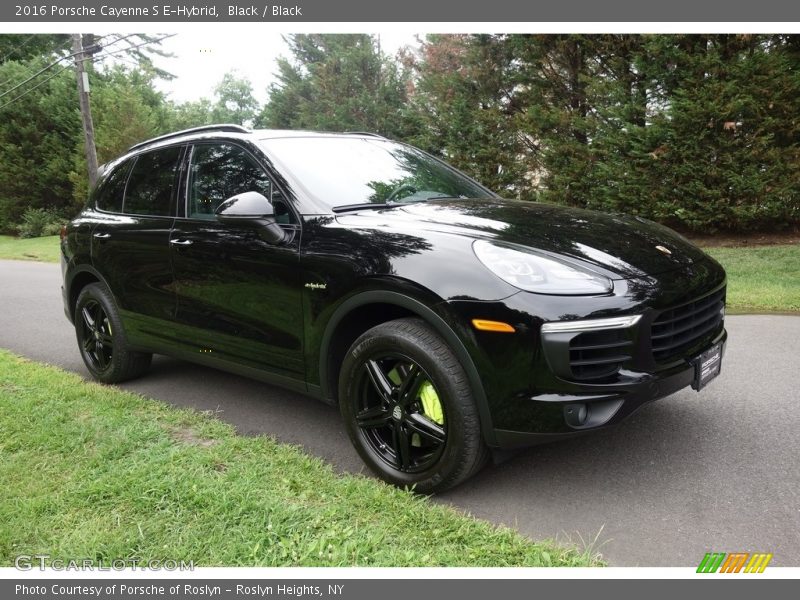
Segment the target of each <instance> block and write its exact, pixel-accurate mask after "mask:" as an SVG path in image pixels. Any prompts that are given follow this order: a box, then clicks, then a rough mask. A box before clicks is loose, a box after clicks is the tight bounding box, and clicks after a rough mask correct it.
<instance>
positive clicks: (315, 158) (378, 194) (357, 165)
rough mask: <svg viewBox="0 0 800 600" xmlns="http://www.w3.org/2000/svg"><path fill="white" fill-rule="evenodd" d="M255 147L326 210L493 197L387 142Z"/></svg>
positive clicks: (280, 142) (333, 140)
mask: <svg viewBox="0 0 800 600" xmlns="http://www.w3.org/2000/svg"><path fill="white" fill-rule="evenodd" d="M261 145H262V146H263V147H264V148H265V149H267V151H268V152H269V154H270V156H272V157H273V158H274V159H275V160H276V162H278V163H281V164H283V165H285V167H286V169H287V170H288V171H289V172H290V173H291V174H292V175H294V176H295V178H296V179H297V181H298V183H299V184H300V185H301V186H302V187H304V188H305V189H306V191H307V192H308V193H309V194H310V195H312V196H314V197H316V198H317V199H318V200H320V201H321V202H323V203H325V204H327V205H328V206H331V207H334V206H341V205H347V204H361V203H367V202H375V203H387V202H422V201H425V200H433V199H436V198H442V197H448V198H476V197H477V198H480V197H483V198H485V197H487V196H489V197H491V196H493V194H492V192H490V191H489V190H487V189H486V188H484V187H483V186H481V185H480V184H479V183H477V182H475V181H473V180H472V179H470V178H469V177H467V176H466V175H463V174H462V173H459V172H458V171H456V170H455V169H452V168H451V167H449V166H447V165H446V164H445V163H443V162H441V161H439V160H436V159H435V158H433V157H431V156H429V155H427V154H425V153H424V152H422V151H421V150H417V149H416V148H413V147H412V146H406V145H404V144H398V143H397V142H391V141H389V140H381V139H377V138H376V139H362V138H356V137H353V138H344V137H317V138H311V137H294V138H276V139H267V140H262V141H261Z"/></svg>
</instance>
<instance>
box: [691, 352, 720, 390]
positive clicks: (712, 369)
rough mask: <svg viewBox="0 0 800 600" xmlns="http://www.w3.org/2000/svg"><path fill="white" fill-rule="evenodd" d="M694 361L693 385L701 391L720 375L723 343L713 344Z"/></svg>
mask: <svg viewBox="0 0 800 600" xmlns="http://www.w3.org/2000/svg"><path fill="white" fill-rule="evenodd" d="M692 362H693V363H694V381H693V382H692V387H693V388H694V389H695V390H697V391H698V392H699V391H700V390H702V389H703V388H704V387H706V386H707V385H708V384H709V382H710V381H711V380H712V379H714V378H715V377H716V376H717V375H719V372H720V369H721V368H722V344H716V345H715V346H712V347H711V348H709V349H708V350H706V351H705V352H703V353H702V354H701V355H700V356H698V357H697V358H695V359H694V360H693V361H692Z"/></svg>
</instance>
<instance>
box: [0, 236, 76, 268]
mask: <svg viewBox="0 0 800 600" xmlns="http://www.w3.org/2000/svg"><path fill="white" fill-rule="evenodd" d="M60 254H61V249H60V247H59V240H58V236H57V235H51V236H47V237H40V238H27V239H20V238H15V237H12V236H10V235H0V258H12V259H14V260H40V261H43V262H58V261H59V256H60Z"/></svg>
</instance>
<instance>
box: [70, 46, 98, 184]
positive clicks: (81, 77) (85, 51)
mask: <svg viewBox="0 0 800 600" xmlns="http://www.w3.org/2000/svg"><path fill="white" fill-rule="evenodd" d="M87 37H89V38H91V35H89V36H87ZM87 41H90V44H89V47H88V48H85V47H84V45H83V37H82V36H81V34H80V33H73V34H72V53H73V54H74V55H75V73H76V74H77V77H78V100H79V102H80V107H81V119H82V120H83V140H84V146H85V149H86V164H87V165H88V167H89V189H91V188H93V187H94V184H95V183H97V149H96V147H95V145H94V122H93V121H92V109H91V106H90V105H89V73H87V72H86V60H88V59H89V57H90V56H91V54H92V53H93V52H96V51H97V50H98V47H97V46H95V45H94V44H92V43H91V39H90V40H87Z"/></svg>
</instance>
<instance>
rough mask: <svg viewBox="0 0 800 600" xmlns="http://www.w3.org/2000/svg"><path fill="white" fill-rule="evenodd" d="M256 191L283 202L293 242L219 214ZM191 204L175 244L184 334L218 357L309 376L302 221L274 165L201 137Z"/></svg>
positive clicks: (189, 187) (188, 194)
mask: <svg viewBox="0 0 800 600" xmlns="http://www.w3.org/2000/svg"><path fill="white" fill-rule="evenodd" d="M248 191H256V192H259V193H261V194H263V195H264V196H266V197H267V198H268V199H270V200H271V201H272V202H273V204H275V208H276V214H279V215H282V216H281V217H279V222H282V226H284V227H285V228H286V229H287V230H288V231H290V232H291V234H292V235H291V237H290V238H289V241H287V242H285V243H283V244H280V245H274V244H271V243H268V242H266V241H265V240H264V239H263V238H262V237H261V235H260V231H259V229H258V227H255V226H245V225H241V226H234V225H223V224H222V223H220V222H219V221H217V219H216V217H215V216H214V211H215V210H216V208H217V207H218V206H219V204H220V203H221V202H223V201H224V200H225V199H227V198H229V197H231V196H234V195H236V194H240V193H242V192H248ZM185 204H186V208H185V217H184V218H178V219H176V221H175V225H174V228H173V230H172V234H171V236H170V244H169V245H170V253H171V257H172V265H173V271H174V274H175V282H176V286H175V289H176V292H177V297H178V309H177V322H178V325H179V326H180V327H181V328H182V329H183V332H184V341H185V342H187V343H189V344H190V345H191V346H193V350H194V351H196V352H200V353H206V354H209V355H210V357H216V358H219V359H222V360H232V361H234V362H237V363H244V364H246V365H249V366H253V367H256V368H261V369H267V370H269V371H271V372H273V373H275V374H277V375H283V376H288V377H293V378H299V377H302V375H303V368H304V367H303V348H302V340H303V335H302V331H303V315H302V303H301V274H300V268H299V244H300V231H299V225H298V223H297V219H296V218H295V217H294V213H292V212H291V211H289V209H288V207H287V206H285V205H284V204H282V201H281V200H280V195H279V193H278V191H277V190H276V189H275V188H274V185H273V182H272V181H271V179H270V178H269V176H268V175H267V172H266V171H265V170H264V169H263V168H262V166H261V165H260V164H259V162H258V161H257V160H256V159H255V158H254V157H253V155H252V154H250V153H249V151H248V150H246V149H245V148H243V147H240V146H239V145H237V144H235V143H232V142H231V143H228V142H214V143H210V142H209V143H198V144H196V145H195V146H194V147H193V148H192V149H191V153H190V156H189V167H188V171H187V177H186V190H185Z"/></svg>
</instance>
